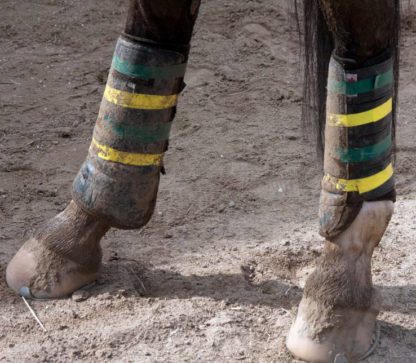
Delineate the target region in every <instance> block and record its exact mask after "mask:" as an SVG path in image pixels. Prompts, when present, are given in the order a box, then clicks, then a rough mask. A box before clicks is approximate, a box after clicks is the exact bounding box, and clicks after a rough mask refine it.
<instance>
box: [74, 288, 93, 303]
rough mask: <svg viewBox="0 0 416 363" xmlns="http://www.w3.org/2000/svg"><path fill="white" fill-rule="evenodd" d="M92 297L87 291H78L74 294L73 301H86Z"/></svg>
mask: <svg viewBox="0 0 416 363" xmlns="http://www.w3.org/2000/svg"><path fill="white" fill-rule="evenodd" d="M89 297H90V293H89V292H88V291H85V290H78V291H75V292H74V293H73V294H72V300H74V301H75V302H81V301H85V300H87V299H88V298H89Z"/></svg>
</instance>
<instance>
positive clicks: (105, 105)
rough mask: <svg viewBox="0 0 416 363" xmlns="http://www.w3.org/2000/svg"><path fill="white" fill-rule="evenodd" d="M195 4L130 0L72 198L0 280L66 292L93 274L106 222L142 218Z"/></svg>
mask: <svg viewBox="0 0 416 363" xmlns="http://www.w3.org/2000/svg"><path fill="white" fill-rule="evenodd" d="M199 4H200V0H131V1H130V6H129V11H128V17H127V22H126V27H125V32H124V33H123V34H122V35H121V36H120V38H119V40H118V42H117V46H116V50H115V53H114V57H113V63H112V67H111V70H110V75H109V78H108V83H107V86H106V89H105V92H104V97H103V100H102V103H101V107H100V111H99V115H98V118H97V122H96V125H95V128H94V133H93V138H92V142H91V146H90V149H89V152H88V156H87V158H86V161H85V162H84V164H83V165H82V167H81V169H80V171H79V173H78V175H77V176H76V178H75V180H74V183H73V191H72V197H73V200H72V201H71V202H70V204H69V205H68V207H67V208H66V209H65V210H64V211H63V212H62V213H60V214H59V215H57V216H56V217H54V218H52V219H51V220H49V221H48V222H47V223H45V225H44V226H43V227H41V228H40V229H39V230H38V231H37V232H36V233H35V234H34V236H33V237H32V238H30V239H29V240H28V241H27V242H26V243H25V244H24V245H23V246H22V247H21V248H20V250H19V251H18V252H17V254H16V255H15V256H14V257H13V259H12V260H11V261H10V263H9V265H8V267H7V271H6V279H7V282H8V284H9V286H10V287H11V288H12V289H14V290H15V291H16V292H17V293H20V294H21V295H24V296H26V297H36V298H56V297H63V296H67V295H69V294H71V293H72V292H73V291H75V290H76V289H78V288H80V287H82V286H84V285H86V284H88V283H90V282H92V281H94V280H95V279H96V278H97V275H98V272H99V268H100V265H101V249H100V240H101V238H102V237H103V236H104V234H105V233H106V232H107V231H108V230H109V229H110V228H111V227H116V228H123V229H137V228H141V227H143V226H144V225H145V224H146V223H147V222H148V221H149V219H150V217H151V215H152V213H153V210H154V206H155V203H156V197H157V191H158V186H159V176H160V173H161V172H163V154H164V152H165V151H166V150H167V146H168V138H169V131H170V127H171V123H172V120H173V118H174V115H175V111H176V103H177V99H178V95H179V93H180V92H181V91H182V89H183V76H184V73H185V67H186V62H187V59H188V52H189V43H190V40H191V36H192V30H193V26H194V23H195V20H196V17H197V14H198V9H199Z"/></svg>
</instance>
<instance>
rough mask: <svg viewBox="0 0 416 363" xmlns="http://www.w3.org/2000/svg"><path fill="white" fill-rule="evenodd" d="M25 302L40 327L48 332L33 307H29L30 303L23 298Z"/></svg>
mask: <svg viewBox="0 0 416 363" xmlns="http://www.w3.org/2000/svg"><path fill="white" fill-rule="evenodd" d="M22 299H23V301H24V302H25V304H26V306H27V308H28V309H29V311H30V313H31V314H32V315H33V317H34V318H35V320H36V321H37V323H38V324H39V325H40V327H41V328H42V329H43V331H44V332H46V331H47V330H46V328H45V326H44V325H43V324H42V322H41V321H40V319H39V318H38V317H37V315H36V313H35V311H34V310H33V309H32V307H31V306H30V305H29V303H28V302H27V300H26V299H25V297H24V296H22Z"/></svg>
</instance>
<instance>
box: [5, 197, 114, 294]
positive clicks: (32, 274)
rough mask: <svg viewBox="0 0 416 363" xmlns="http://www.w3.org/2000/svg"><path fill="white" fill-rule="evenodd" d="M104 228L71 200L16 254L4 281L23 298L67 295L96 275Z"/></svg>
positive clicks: (105, 227)
mask: <svg viewBox="0 0 416 363" xmlns="http://www.w3.org/2000/svg"><path fill="white" fill-rule="evenodd" d="M108 229H109V226H107V225H106V224H103V223H100V222H99V221H97V220H96V219H95V218H94V217H92V216H89V215H87V214H85V213H84V212H83V211H82V210H81V209H79V208H78V207H77V206H76V204H75V203H74V202H71V203H70V204H69V206H68V207H67V208H66V209H65V210H64V211H63V212H62V213H60V214H59V215H57V216H56V217H54V218H52V219H51V220H49V221H48V222H47V223H46V224H45V225H44V226H43V227H41V228H40V230H39V231H38V232H37V233H36V234H35V236H34V237H32V238H30V239H29V240H28V241H27V242H26V243H25V244H24V245H23V246H22V247H21V248H20V250H19V251H18V252H17V253H16V255H15V256H14V257H13V259H12V260H11V261H10V263H9V265H8V266H7V270H6V280H7V284H8V285H9V286H10V287H11V288H12V289H13V290H14V291H16V292H17V293H18V294H20V295H22V296H25V297H26V298H38V299H51V298H61V297H66V296H68V295H70V294H71V293H72V292H74V291H75V290H78V289H79V288H81V287H83V286H85V285H87V284H89V283H91V282H93V281H94V280H95V279H96V278H97V276H98V272H99V269H100V265H101V248H100V245H99V243H100V240H101V238H102V237H103V236H104V234H105V233H106V232H107V231H108Z"/></svg>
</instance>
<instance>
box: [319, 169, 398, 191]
mask: <svg viewBox="0 0 416 363" xmlns="http://www.w3.org/2000/svg"><path fill="white" fill-rule="evenodd" d="M392 176H393V165H392V164H389V166H388V167H387V168H386V169H384V170H383V171H381V172H379V173H377V174H374V175H372V176H369V177H367V178H362V179H351V180H347V179H337V178H335V177H333V176H331V175H328V174H327V175H325V177H324V178H325V180H326V181H328V182H330V183H331V184H332V185H334V187H335V188H336V189H337V190H339V191H342V192H359V193H360V194H364V193H368V192H371V191H372V190H374V189H377V188H378V187H380V186H382V185H383V184H384V183H385V182H387V181H388V180H389V179H390V178H391V177H392Z"/></svg>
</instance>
